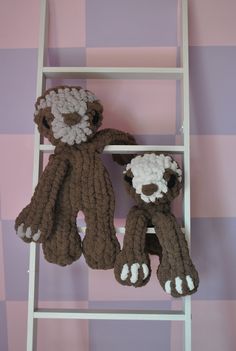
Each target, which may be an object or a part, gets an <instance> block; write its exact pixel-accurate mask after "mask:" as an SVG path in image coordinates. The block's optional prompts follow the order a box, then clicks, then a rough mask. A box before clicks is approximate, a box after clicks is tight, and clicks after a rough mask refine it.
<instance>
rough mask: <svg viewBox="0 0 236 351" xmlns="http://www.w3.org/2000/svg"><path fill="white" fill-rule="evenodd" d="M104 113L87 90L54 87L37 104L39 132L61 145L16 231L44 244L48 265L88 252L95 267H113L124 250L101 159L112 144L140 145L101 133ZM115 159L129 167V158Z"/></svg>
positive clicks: (108, 132) (121, 134)
mask: <svg viewBox="0 0 236 351" xmlns="http://www.w3.org/2000/svg"><path fill="white" fill-rule="evenodd" d="M102 112H103V107H102V105H101V102H100V101H99V100H98V99H97V98H96V96H95V95H94V94H93V93H92V92H90V91H88V90H85V89H82V88H81V87H68V86H62V87H56V88H52V89H50V90H47V91H46V92H45V93H44V94H43V95H42V96H40V97H39V98H38V99H37V101H36V104H35V119H34V120H35V122H36V124H37V126H38V129H39V132H40V134H41V136H42V137H46V138H47V139H48V140H49V141H50V142H51V143H52V144H53V145H55V151H54V154H52V155H51V156H50V158H49V162H48V165H47V166H46V168H45V170H44V172H43V173H42V175H41V177H40V179H39V182H38V185H37V187H36V189H35V192H34V194H33V197H32V199H31V202H30V204H29V205H28V206H26V207H25V208H24V209H23V210H22V212H21V213H20V214H19V216H18V217H17V219H16V223H15V229H16V231H17V235H18V236H19V237H20V238H22V239H23V240H24V241H25V242H28V243H29V242H31V241H34V242H37V243H42V248H43V252H44V256H45V258H46V260H47V261H49V262H52V263H56V264H58V265H61V266H65V265H68V264H71V263H72V262H73V261H75V260H77V259H78V258H79V257H80V255H81V253H82V252H83V254H84V256H85V259H86V261H87V264H88V265H89V266H90V267H91V268H95V269H109V268H113V267H114V262H115V258H116V255H117V254H118V252H119V251H120V247H119V243H118V240H117V238H116V235H115V228H114V225H113V215H114V204H115V200H114V194H113V189H112V184H111V181H110V178H109V175H108V173H107V171H106V169H105V167H104V166H103V164H102V161H101V158H100V154H101V153H102V151H103V149H104V147H105V146H106V145H109V144H135V140H134V138H133V137H132V136H131V135H130V134H128V133H125V132H122V131H119V130H115V129H104V130H100V131H99V132H97V130H98V128H99V127H100V126H101V124H102V119H103V115H102ZM113 159H114V160H116V161H117V162H118V163H120V164H123V165H124V164H125V163H127V159H126V156H125V155H113ZM79 211H83V212H84V215H85V221H86V224H87V229H86V233H85V238H84V240H83V243H81V238H80V236H79V233H78V229H77V226H76V217H77V214H78V212H79Z"/></svg>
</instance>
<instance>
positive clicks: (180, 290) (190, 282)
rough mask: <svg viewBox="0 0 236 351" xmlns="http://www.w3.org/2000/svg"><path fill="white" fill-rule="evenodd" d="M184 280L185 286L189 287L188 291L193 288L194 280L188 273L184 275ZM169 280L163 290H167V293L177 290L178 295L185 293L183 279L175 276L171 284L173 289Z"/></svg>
mask: <svg viewBox="0 0 236 351" xmlns="http://www.w3.org/2000/svg"><path fill="white" fill-rule="evenodd" d="M185 279H186V282H187V286H188V289H189V292H191V291H192V290H194V289H195V288H196V287H195V286H194V281H193V279H192V277H191V276H190V275H186V277H185ZM171 282H172V281H171V280H167V281H166V283H165V291H166V292H167V294H171V295H172V294H173V293H175V292H177V293H178V294H179V295H186V293H184V292H183V280H182V279H181V278H180V277H176V278H175V280H174V282H173V285H174V290H175V291H173V289H172V287H171Z"/></svg>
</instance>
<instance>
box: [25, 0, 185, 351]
mask: <svg viewBox="0 0 236 351" xmlns="http://www.w3.org/2000/svg"><path fill="white" fill-rule="evenodd" d="M180 5H181V26H180V27H181V28H180V29H181V39H182V40H181V41H182V44H181V51H180V56H181V57H180V66H181V67H179V68H178V67H171V68H156V67H151V68H147V67H145V68H144V67H138V68H133V67H124V68H123V67H122V68H121V67H46V66H45V63H46V48H47V29H48V21H47V18H48V11H47V0H41V10H40V34H39V50H38V70H37V92H36V96H40V95H41V94H42V92H43V91H44V89H45V83H46V79H47V78H83V79H86V78H94V79H98V78H101V79H102V78H103V79H116V78H119V79H122V78H125V79H142V78H144V79H172V80H173V79H174V80H180V81H181V96H182V101H181V103H182V111H181V112H182V118H183V122H184V123H183V132H184V138H183V145H174V146H172V145H165V146H160V145H137V146H136V145H135V146H127V145H111V146H107V147H105V149H104V152H105V153H109V154H114V153H134V152H145V151H163V152H164V151H165V152H169V153H176V154H183V161H184V202H183V203H184V230H185V235H186V239H187V241H188V243H190V145H189V62H188V0H182V1H181V4H180ZM52 150H53V146H52V145H44V144H41V143H40V135H39V133H38V130H37V127H35V144H34V170H33V189H34V188H35V186H36V184H37V182H38V177H39V172H40V167H41V160H40V154H41V153H42V152H51V151H52ZM83 229H84V228H83ZM116 229H117V233H122V234H123V233H124V231H125V228H123V227H122V228H116ZM148 232H150V233H154V230H153V229H152V228H150V229H148ZM38 273H39V244H35V243H31V244H30V261H29V295H28V325H27V351H36V342H37V321H38V319H40V318H46V319H47V318H50V319H86V320H87V319H96V320H98V319H105V320H152V321H157V320H158V321H183V322H184V350H185V351H191V297H190V296H187V297H184V298H183V299H182V301H183V309H182V310H174V311H171V310H170V311H163V310H161V311H143V310H141V311H140V310H136V311H135V310H132V311H129V310H125V311H124V310H122V311H119V310H90V309H87V310H61V309H60V310H58V309H54V310H49V309H39V308H38V283H39V274H38Z"/></svg>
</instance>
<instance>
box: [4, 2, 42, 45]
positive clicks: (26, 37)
mask: <svg viewBox="0 0 236 351" xmlns="http://www.w3.org/2000/svg"><path fill="white" fill-rule="evenodd" d="M39 3H40V1H39V0H32V1H28V0H21V1H2V2H1V11H0V47H1V48H35V47H37V46H38V33H39ZM13 23H14V25H13Z"/></svg>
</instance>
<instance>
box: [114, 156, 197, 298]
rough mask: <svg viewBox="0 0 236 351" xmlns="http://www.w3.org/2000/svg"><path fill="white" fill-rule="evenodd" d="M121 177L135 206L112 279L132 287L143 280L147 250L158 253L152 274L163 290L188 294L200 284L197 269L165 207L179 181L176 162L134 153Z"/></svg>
mask: <svg viewBox="0 0 236 351" xmlns="http://www.w3.org/2000/svg"><path fill="white" fill-rule="evenodd" d="M124 180H125V184H126V187H127V190H128V192H129V194H130V195H131V196H132V197H133V198H134V199H135V201H136V203H137V205H136V206H134V207H133V208H131V210H130V211H129V214H128V217H127V220H126V232H125V236H124V243H123V249H122V251H121V252H120V253H119V255H118V256H117V259H116V263H115V268H114V272H115V277H116V279H117V281H118V282H120V283H121V284H123V285H132V286H135V287H140V286H143V285H145V284H147V282H148V281H149V278H150V276H151V267H150V260H149V256H148V254H149V253H150V254H157V255H158V256H159V257H160V265H159V267H158V270H157V277H158V279H159V282H160V284H161V286H162V287H163V289H164V290H165V291H166V292H167V293H169V294H171V295H172V296H174V297H179V296H184V295H190V294H193V293H194V292H195V291H196V290H197V287H198V284H199V278H198V273H197V271H196V269H195V267H194V265H193V263H192V260H191V258H190V256H189V250H188V245H187V241H186V239H185V236H184V234H183V232H182V230H181V227H180V226H179V224H178V223H177V221H176V218H175V216H174V215H173V214H172V213H171V210H170V204H171V201H172V200H173V199H174V198H175V197H177V196H178V194H179V192H180V189H181V186H182V171H181V169H180V168H179V166H178V164H177V163H176V162H175V161H174V160H173V159H172V158H171V157H170V156H165V155H163V154H161V155H156V154H154V153H151V154H144V155H142V156H136V157H135V158H133V159H132V160H131V162H130V163H129V164H128V165H127V166H126V170H125V172H124ZM148 226H153V227H154V229H155V235H154V234H146V231H147V228H148Z"/></svg>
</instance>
